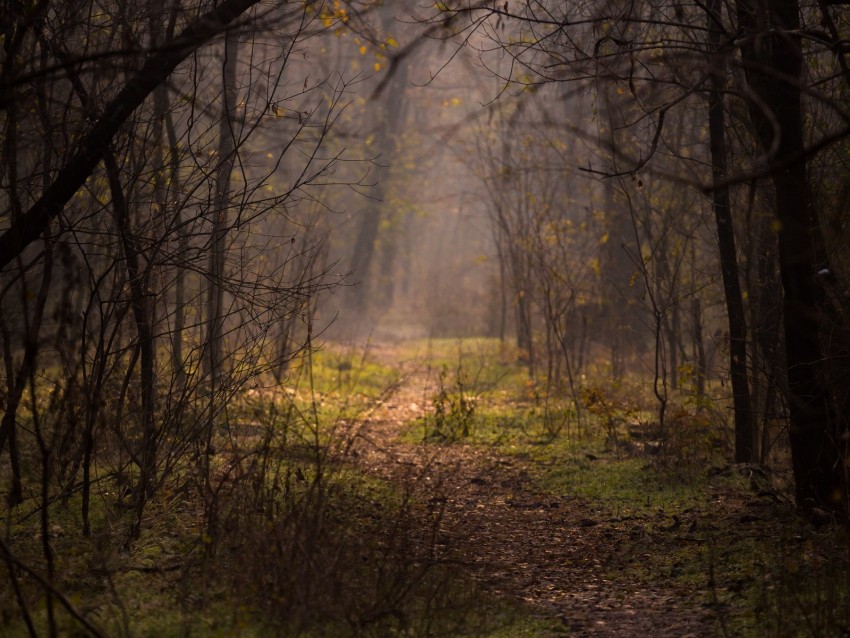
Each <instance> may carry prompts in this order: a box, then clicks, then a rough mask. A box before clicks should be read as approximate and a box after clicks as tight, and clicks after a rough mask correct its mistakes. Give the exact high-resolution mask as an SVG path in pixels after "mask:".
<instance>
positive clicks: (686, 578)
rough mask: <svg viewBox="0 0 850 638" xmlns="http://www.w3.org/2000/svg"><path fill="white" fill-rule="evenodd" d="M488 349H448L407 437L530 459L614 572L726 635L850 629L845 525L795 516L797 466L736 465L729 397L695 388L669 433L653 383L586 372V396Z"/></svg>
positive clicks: (537, 476) (672, 418)
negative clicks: (547, 382) (548, 382)
mask: <svg viewBox="0 0 850 638" xmlns="http://www.w3.org/2000/svg"><path fill="white" fill-rule="evenodd" d="M478 348H479V352H482V351H483V352H484V353H485V354H484V355H482V356H481V357H479V358H478V359H476V360H474V361H473V362H472V363H470V362H469V360H468V359H466V358H464V354H463V353H464V349H463V347H462V346H461V347H456V352H458V353H460V354H459V355H456V357H455V359H454V360H453V361H452V360H451V358H450V356H451V353H450V352H449V351H448V349H447V348H446V347H445V346H443V350H441V351H440V356H441V357H443V359H438V360H437V361H438V363H439V365H440V366H442V368H441V370H442V372H441V374H440V377H439V383H438V388H437V391H436V392H435V393H434V395H433V397H432V405H431V406H430V407H431V409H430V411H429V413H428V414H427V415H426V416H425V417H423V418H421V419H418V420H417V421H416V422H414V423H412V424H411V426H410V428H409V429H408V431H407V432H406V434H405V438H406V440H407V441H409V442H424V443H433V444H440V445H447V444H448V445H450V444H453V443H456V442H457V443H464V444H473V445H486V446H492V447H494V448H496V450H497V451H498V452H499V453H501V454H504V455H508V456H512V457H514V458H515V459H517V460H520V461H521V462H522V463H523V464H524V465H525V467H526V469H527V471H528V473H529V475H530V476H531V478H532V484H533V487H534V489H536V490H539V491H540V492H542V493H546V494H549V495H552V496H555V497H558V498H560V499H562V500H564V501H570V502H573V503H575V504H576V505H577V507H576V508H574V509H575V510H576V511H580V512H581V513H582V515H581V517H579V518H578V519H577V520H576V524H577V525H579V526H581V527H584V528H585V529H586V530H587V531H586V533H587V534H590V535H592V536H593V537H594V538H596V539H598V543H599V550H598V551H599V552H600V555H604V556H605V560H604V561H603V562H604V564H605V566H606V567H605V569H606V571H607V574H606V577H607V578H608V579H610V580H612V581H620V582H623V581H626V582H629V583H631V584H632V586H635V587H640V588H653V587H663V588H665V589H666V590H668V591H670V592H674V593H676V595H677V596H678V597H680V598H681V599H682V600H687V601H690V603H691V604H692V605H694V606H695V607H699V608H710V609H711V610H713V611H714V612H715V614H716V617H717V619H718V624H719V626H720V627H721V628H722V632H723V633H724V634H725V635H729V636H746V637H753V638H756V637H761V636H776V637H785V636H838V635H846V634H847V632H848V631H850V543H848V540H850V538H848V533H847V530H846V529H844V528H843V527H840V526H833V525H825V526H823V527H821V528H814V527H812V526H811V525H810V524H809V523H807V522H805V521H803V520H801V519H799V518H798V517H797V516H796V514H795V512H794V509H793V505H792V502H793V498H792V494H791V493H790V491H789V490H788V488H787V483H788V482H787V480H786V479H785V478H784V477H785V475H786V474H787V469H788V468H787V467H783V466H778V467H775V468H772V469H771V468H764V467H754V466H735V465H733V464H731V462H730V458H729V457H730V456H731V455H730V454H729V451H728V449H727V448H726V447H725V446H724V441H725V440H727V439H728V431H726V426H725V424H724V423H723V422H722V420H719V419H717V418H716V415H717V414H718V413H721V412H722V407H721V406H719V405H713V404H711V403H710V402H707V401H706V402H705V403H703V404H702V405H697V404H696V403H695V402H693V401H691V400H690V399H689V398H688V397H687V396H684V395H683V397H682V398H681V399H680V400H679V402H678V403H674V404H673V407H672V408H671V409H669V410H668V413H667V417H668V420H667V423H666V427H665V428H664V429H663V431H661V429H660V428H658V427H657V426H656V425H655V424H654V423H653V421H652V419H653V415H652V410H651V406H652V401H653V397H652V396H651V393H650V392H651V391H650V388H651V384H650V381H649V380H647V382H646V383H645V384H643V386H642V387H643V388H644V390H643V395H641V394H640V393H641V390H640V387H641V384H640V383H637V382H635V381H634V380H632V383H631V384H630V387H629V388H627V389H626V388H623V387H617V386H616V385H615V384H611V383H610V382H608V381H606V380H604V379H602V380H597V383H598V384H599V385H598V386H594V385H593V380H583V385H582V386H581V387H580V388H579V401H578V402H576V401H575V400H574V399H575V397H574V396H572V395H567V394H565V393H564V392H563V391H560V392H559V391H557V389H556V390H555V391H553V390H552V389H551V388H538V387H535V386H534V385H533V384H531V383H529V382H526V381H525V380H524V379H523V376H522V370H521V368H519V367H515V369H514V371H513V372H511V371H508V370H506V369H505V368H506V366H508V365H509V364H507V363H506V361H505V358H504V357H503V356H501V355H502V353H500V352H499V351H498V350H497V349H496V348H494V347H493V345H492V344H489V345H487V346H486V347H485V348H484V350H482V349H481V346H480V344H479V345H478ZM435 350H436V348H435ZM489 365H492V366H493V370H492V371H489V372H488V371H487V370H486V368H487V366H489ZM471 366H472V367H471ZM480 368H482V369H481V371H478V370H479V369H480ZM476 376H477V377H480V378H488V379H492V380H495V382H494V383H491V384H488V385H476V384H474V383H472V382H470V381H469V379H471V378H473V377H476ZM598 388H604V389H605V391H604V392H603V391H601V390H599V389H598Z"/></svg>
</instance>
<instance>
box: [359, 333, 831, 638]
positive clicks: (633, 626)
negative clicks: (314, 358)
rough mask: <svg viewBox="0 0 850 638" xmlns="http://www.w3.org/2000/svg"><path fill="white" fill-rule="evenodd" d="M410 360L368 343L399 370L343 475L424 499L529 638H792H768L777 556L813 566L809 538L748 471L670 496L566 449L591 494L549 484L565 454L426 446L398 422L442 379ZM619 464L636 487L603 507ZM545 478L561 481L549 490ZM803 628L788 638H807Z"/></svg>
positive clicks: (590, 446) (427, 405)
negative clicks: (535, 629)
mask: <svg viewBox="0 0 850 638" xmlns="http://www.w3.org/2000/svg"><path fill="white" fill-rule="evenodd" d="M409 353H410V351H409V348H408V349H405V348H404V347H402V348H400V347H398V346H393V345H380V346H378V345H373V346H370V356H371V357H373V358H374V359H375V360H376V361H378V362H379V363H381V364H384V365H400V366H401V372H402V374H401V381H400V382H399V384H398V386H397V388H396V390H395V392H394V393H393V394H392V395H391V396H390V397H389V398H387V399H386V400H385V401H383V402H381V403H380V404H379V405H378V407H377V408H376V409H375V410H374V411H373V412H372V413H371V414H370V415H369V417H368V418H367V419H365V422H363V423H361V424H360V426H359V430H358V432H357V435H356V437H355V438H356V443H355V445H354V456H355V457H356V458H357V459H358V461H357V464H358V465H359V466H360V467H361V468H363V469H364V470H365V471H367V472H368V473H370V474H372V475H375V476H379V477H381V478H384V479H388V480H391V481H396V482H402V481H408V482H409V481H411V480H413V481H415V482H417V483H418V485H419V487H420V489H422V490H423V492H425V493H428V494H432V496H431V497H430V502H431V503H432V504H433V503H435V502H436V503H438V504H439V507H440V513H441V517H442V518H441V522H440V530H439V534H438V536H439V538H438V539H437V541H436V542H437V543H438V544H443V545H451V546H452V547H453V548H454V550H455V552H456V555H457V556H459V557H460V564H461V565H462V569H463V570H464V572H465V573H466V574H469V575H471V576H472V577H473V578H474V579H475V580H476V581H477V582H479V583H481V584H483V585H484V588H485V589H486V590H487V591H489V592H491V593H495V594H497V595H500V596H505V597H507V598H509V599H513V600H517V601H521V602H522V603H523V604H524V605H525V606H526V608H527V609H529V610H530V612H531V613H534V614H539V615H541V617H544V618H547V619H550V620H551V621H553V622H552V623H551V624H550V625H548V627H549V628H548V629H547V630H545V631H544V633H543V634H541V635H558V634H560V633H564V634H568V635H578V636H649V635H651V636H656V637H660V636H677V637H680V638H681V637H685V636H722V635H744V634H747V635H796V629H793V628H792V627H796V626H797V625H796V624H794V623H792V624H791V625H787V626H785V628H784V629H783V627H782V622H783V621H782V619H781V617H782V616H783V611H782V610H781V609H780V607H781V606H782V605H783V604H784V603H783V600H784V598H785V596H794V597H795V598H796V600H797V602H798V603H799V601H800V599H801V596H800V592H799V591H798V592H796V593H794V592H792V593H790V594H789V592H788V586H789V581H793V580H794V578H795V574H796V573H797V572H798V571H799V569H800V568H799V565H798V564H797V563H793V561H789V560H788V557H789V556H796V557H803V556H805V555H811V554H812V553H817V550H815V549H813V542H812V540H811V539H812V534H813V533H814V532H812V530H810V529H808V528H806V526H805V525H804V524H803V523H802V522H801V521H799V520H798V519H796V518H795V517H794V514H793V512H792V510H791V508H790V507H789V505H788V501H787V499H786V498H785V497H784V496H783V495H782V493H781V490H776V489H773V486H771V485H770V484H769V482H766V481H761V479H762V475H761V474H759V473H758V472H757V471H756V472H755V474H753V470H752V469H748V468H734V467H731V466H728V465H726V466H720V467H718V466H711V465H706V466H705V467H701V468H700V469H699V470H697V471H696V472H695V473H694V474H691V475H690V476H691V478H689V479H688V480H687V481H685V482H687V483H689V484H693V483H695V484H693V485H690V487H692V489H685V490H684V492H683V491H682V490H681V489H680V488H681V487H682V486H681V485H675V484H674V485H664V484H663V480H662V482H661V483H659V482H658V481H656V478H657V477H654V476H653V477H648V478H647V476H646V475H647V473H654V472H655V470H654V468H653V465H652V462H653V460H652V459H650V458H648V457H644V456H643V455H641V454H635V453H634V452H632V454H629V455H627V456H629V458H625V456H624V454H623V451H622V450H621V449H620V448H619V447H618V448H617V449H612V446H611V445H610V443H611V442H610V440H609V441H607V442H602V443H600V442H599V440H598V439H597V440H596V441H595V443H594V442H587V444H586V445H579V446H578V447H576V446H575V445H571V446H570V451H569V453H568V457H569V458H568V461H569V462H571V463H573V464H574V465H576V466H580V467H581V468H585V469H588V470H589V473H590V474H592V475H593V474H595V475H596V476H597V477H599V478H600V480H601V481H603V482H605V481H606V480H607V479H608V478H611V480H612V482H613V483H614V484H610V485H607V486H605V487H603V488H602V489H601V490H600V489H598V488H596V487H594V479H593V478H590V479H588V480H583V479H581V478H579V479H578V483H579V485H571V484H570V482H569V480H568V479H567V480H564V479H563V475H559V474H558V465H559V463H561V462H562V461H563V460H564V458H565V457H563V456H562V457H560V458H559V456H558V453H557V452H555V453H553V451H552V450H551V449H549V448H551V447H552V446H551V443H547V442H544V441H534V442H532V443H531V445H525V446H523V445H512V444H509V443H506V441H505V440H496V441H495V442H494V441H493V440H492V439H491V440H490V441H489V442H483V443H482V442H481V441H480V440H479V441H475V437H474V436H469V437H458V438H455V439H453V440H451V441H447V440H439V439H437V440H434V439H431V440H427V441H426V440H424V439H423V438H422V437H421V436H418V435H411V423H416V422H417V420H419V422H422V420H423V415H424V414H426V413H427V412H428V411H429V410H430V411H433V409H434V407H433V406H434V402H435V400H436V399H435V397H437V396H439V394H440V392H443V393H444V394H443V396H444V398H445V396H446V394H445V385H446V384H447V381H446V378H445V372H444V373H443V376H442V377H441V376H440V368H439V366H438V365H436V364H435V361H434V360H429V359H428V357H425V358H423V357H422V356H419V357H417V358H413V359H409V360H406V361H405V360H404V356H405V355H408V356H409ZM635 457H637V458H635ZM634 461H636V463H635V462H634ZM624 466H625V467H626V468H627V470H626V471H627V472H633V473H634V476H636V477H637V482H638V483H640V484H639V485H632V486H629V487H625V488H623V489H622V490H621V493H620V494H618V493H617V492H618V489H619V488H618V486H617V485H616V483H617V481H626V482H628V481H629V480H630V477H629V476H628V475H623V467H624ZM692 469H693V468H692ZM553 474H554V475H555V476H560V477H561V478H560V479H558V480H557V481H555V482H553V481H552V480H551V477H552V476H553ZM567 476H568V477H570V476H571V477H573V478H575V477H576V476H577V474H570V473H568V474H567ZM693 476H698V480H697V481H693ZM664 480H670V481H672V482H673V483H675V482H676V481H677V479H676V478H675V477H674V478H672V479H671V478H670V477H669V476H668V477H666V479H664ZM635 488H637V489H635ZM642 488H645V490H642ZM665 490H666V492H665ZM596 491H599V493H600V498H599V499H594V498H593V496H592V494H595V493H596ZM777 530H782V531H779V532H778V531H777ZM814 544H816V543H814ZM748 552H751V555H750V556H746V554H747V553H748ZM742 555H744V557H745V558H744V560H743V562H742V560H741V559H742ZM791 588H792V589H793V584H792V585H791ZM808 593H809V592H804V593H803V596H802V598H807V597H808ZM826 604H830V603H826ZM817 613H819V612H815V614H817ZM789 615H790V614H789ZM802 615H803V616H808V615H810V610H808V609H807V610H804V611H803V612H802ZM765 618H767V620H765ZM806 622H808V621H806ZM816 623H817V621H816ZM816 623H815V624H816ZM804 624H805V623H804ZM808 627H809V629H808V630H807V629H805V628H803V629H802V632H803V634H809V630H812V631H814V632H815V633H812V634H810V635H820V634H819V633H818V631H817V630H815V629H813V627H814V625H811V624H809V625H808ZM541 631H543V630H541ZM535 635H537V634H535Z"/></svg>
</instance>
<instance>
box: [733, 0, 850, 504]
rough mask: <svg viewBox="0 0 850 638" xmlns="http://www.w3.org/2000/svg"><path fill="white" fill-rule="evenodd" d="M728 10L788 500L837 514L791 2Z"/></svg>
mask: <svg viewBox="0 0 850 638" xmlns="http://www.w3.org/2000/svg"><path fill="white" fill-rule="evenodd" d="M737 10H738V23H739V25H740V28H741V29H742V31H743V33H742V39H741V56H742V61H743V64H744V68H745V70H746V72H747V81H748V83H749V87H750V90H751V91H752V93H753V95H754V96H755V99H754V100H752V101H751V103H750V114H751V117H752V120H753V124H754V126H755V130H756V134H757V136H758V139H759V141H760V142H761V145H762V147H763V149H764V151H765V154H766V161H767V162H769V165H771V166H773V167H774V171H773V185H774V189H775V196H776V201H775V209H774V210H775V214H776V221H777V222H778V227H779V265H780V273H781V278H782V287H783V291H784V297H783V303H782V313H783V318H784V321H785V352H786V364H787V367H788V395H789V396H788V400H789V409H790V420H791V431H790V438H791V455H792V461H793V467H794V478H795V483H796V499H797V504H798V506H799V507H801V508H803V509H806V510H811V509H812V508H823V509H825V510H827V511H829V512H832V513H833V514H835V515H838V516H840V517H845V516H846V515H847V510H848V507H847V489H846V488H847V481H846V474H845V460H844V454H843V451H842V449H841V447H842V445H843V443H842V441H843V434H844V429H845V427H846V424H845V423H842V420H843V419H846V415H841V414H840V412H839V410H838V409H837V406H836V403H835V401H834V397H833V396H831V393H830V389H829V365H830V361H829V356H828V352H827V351H826V348H825V347H824V344H823V341H822V339H821V337H822V334H823V329H824V327H825V326H826V320H827V316H828V315H827V313H826V312H825V311H826V310H827V306H826V302H827V297H826V289H825V286H826V284H827V279H828V277H829V273H830V270H829V264H828V261H827V259H826V255H825V253H824V251H823V238H822V236H821V232H820V228H819V226H818V219H817V214H816V212H815V210H814V209H813V207H812V201H811V197H810V192H809V184H808V179H807V175H806V165H805V155H804V150H805V148H804V140H803V113H802V104H801V89H800V82H801V78H802V68H803V56H802V49H801V43H800V38H799V35H797V34H796V32H797V30H799V28H800V21H799V7H798V5H797V0H765V2H763V3H760V2H757V1H756V0H738V4H737Z"/></svg>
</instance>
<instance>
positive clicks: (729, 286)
mask: <svg viewBox="0 0 850 638" xmlns="http://www.w3.org/2000/svg"><path fill="white" fill-rule="evenodd" d="M720 10H721V4H720V0H709V3H708V4H707V5H706V14H707V18H708V37H709V46H710V52H709V56H710V61H709V67H710V80H709V82H710V86H709V93H708V130H709V140H710V142H709V143H710V147H711V175H712V180H713V183H714V190H713V205H714V219H715V225H716V227H717V244H718V247H719V249H720V270H721V273H722V276H723V292H724V296H725V298H726V315H727V318H728V321H729V373H730V377H731V382H732V403H733V411H734V415H735V461H736V462H737V463H751V462H752V461H753V458H754V456H755V436H754V432H753V415H752V407H751V405H750V387H749V381H748V378H747V321H746V316H745V313H744V300H743V296H742V294H741V282H740V278H739V276H738V253H737V250H736V248H735V229H734V225H733V223H732V206H731V203H730V197H729V186H727V185H723V182H724V181H725V179H726V174H727V162H726V123H725V113H724V110H723V78H724V76H725V73H724V71H725V67H726V64H725V59H724V55H725V54H724V52H722V51H721V50H720V49H721V47H722V42H721V30H720V28H721V24H722V22H721V13H720Z"/></svg>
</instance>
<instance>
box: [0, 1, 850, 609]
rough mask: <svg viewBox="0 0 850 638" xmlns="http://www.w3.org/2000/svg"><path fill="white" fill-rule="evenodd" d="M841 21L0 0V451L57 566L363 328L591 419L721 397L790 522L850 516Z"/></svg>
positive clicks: (659, 12)
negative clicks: (465, 350) (111, 494)
mask: <svg viewBox="0 0 850 638" xmlns="http://www.w3.org/2000/svg"><path fill="white" fill-rule="evenodd" d="M848 29H850V24H848V14H847V10H846V6H844V5H842V4H839V3H833V2H820V3H816V2H801V1H798V0H736V1H735V2H730V3H720V2H719V1H715V0H710V1H709V2H707V3H687V2H685V3H679V2H668V1H666V0H660V1H657V2H656V1H652V0H648V1H641V2H620V1H619V0H613V1H607V2H596V1H587V2H569V3H565V2H554V1H552V2H549V1H547V0H539V1H529V2H520V1H518V0H508V1H507V2H503V3H502V2H496V3H494V2H490V1H487V2H480V3H476V2H452V1H448V2H438V3H436V4H435V3H425V2H423V3H419V2H414V1H410V2H380V1H370V0H363V1H362V2H355V1H352V2H346V1H333V2H331V1H327V2H321V1H306V2H269V1H265V0H223V1H220V2H211V1H207V0H192V1H189V2H186V1H183V2H178V1H171V0H156V1H151V2H133V1H129V0H127V1H124V0H115V1H111V0H110V1H105V2H90V1H83V0H67V1H61V2H59V1H52V0H37V1H35V2H11V3H7V10H6V13H5V17H4V24H3V32H2V34H0V39H2V48H3V53H2V76H0V109H2V110H0V122H2V131H3V134H2V147H0V168H2V176H0V184H2V196H0V197H2V213H0V266H2V275H0V297H2V313H0V335H2V348H3V368H2V373H0V374H2V377H3V381H2V387H0V398H2V402H3V404H4V410H5V411H4V414H3V418H2V423H0V450H2V453H3V457H4V458H3V461H2V465H0V467H2V477H3V488H4V490H5V493H6V498H7V503H8V508H7V511H8V512H12V511H14V510H15V508H16V507H17V506H19V505H20V504H21V503H23V502H25V501H27V500H31V499H35V502H39V503H41V505H40V511H41V512H42V517H43V521H42V522H43V525H42V528H43V529H42V543H43V555H42V556H41V559H40V560H42V561H43V563H44V568H43V569H44V573H45V574H47V577H48V578H50V575H51V573H52V571H51V570H52V569H53V568H52V566H51V548H50V544H49V538H50V525H49V520H48V516H47V514H46V512H47V511H48V504H49V503H52V502H54V501H57V500H62V499H66V500H67V499H68V498H69V497H70V496H71V495H74V496H75V497H77V496H79V503H78V507H79V511H80V520H81V525H82V527H81V532H82V534H84V535H86V536H88V535H89V534H91V533H92V520H91V508H92V499H93V498H95V496H96V495H97V494H98V487H97V486H98V482H99V481H102V480H105V478H104V477H106V476H110V477H113V478H114V477H119V478H120V482H122V485H124V488H126V489H127V490H128V492H129V493H131V494H132V498H131V499H129V501H130V504H131V509H132V512H133V524H132V525H131V526H130V528H129V531H128V535H129V536H128V537H129V539H130V542H132V539H135V538H138V537H139V536H140V534H141V532H142V530H143V529H144V526H145V520H146V507H147V505H148V503H149V502H150V500H151V499H152V498H154V497H155V495H156V494H157V493H158V490H160V489H162V487H163V486H164V485H166V484H168V482H169V480H170V477H171V476H173V474H174V473H175V472H177V471H180V469H181V468H183V467H184V466H185V464H186V463H187V462H189V461H190V460H191V464H192V465H193V467H195V468H196V470H195V471H197V480H198V483H199V485H200V488H199V489H201V491H202V492H204V493H206V494H207V495H208V496H209V498H208V499H207V503H208V504H209V503H213V502H214V499H213V498H212V495H213V494H214V493H215V481H214V475H215V473H216V468H215V463H214V457H215V453H216V449H215V448H216V446H215V439H216V437H217V436H218V434H219V432H220V430H221V428H222V427H225V426H226V424H227V423H228V418H229V416H228V406H229V404H230V403H231V401H233V400H234V398H235V397H237V396H239V395H240V394H241V393H243V392H245V391H246V390H247V389H249V388H255V387H257V385H258V384H260V385H268V384H270V383H276V384H283V385H286V384H287V382H288V381H287V380H288V378H289V376H288V375H289V372H290V363H291V362H292V361H293V360H294V359H297V358H299V357H301V356H302V355H303V354H304V353H305V352H306V351H309V350H310V349H311V348H313V347H314V346H316V345H318V343H319V342H321V340H323V339H336V340H351V339H365V338H366V337H368V336H369V335H371V336H372V338H374V339H394V338H402V337H407V336H435V337H436V336H448V337H456V336H469V335H485V336H491V337H499V338H500V339H502V340H504V341H505V342H511V343H513V344H515V345H516V347H517V348H518V350H519V352H520V358H521V359H522V362H523V363H524V364H525V365H526V366H527V369H528V374H529V375H530V377H532V378H534V379H536V380H537V381H538V382H545V383H546V384H548V385H549V386H551V387H560V388H562V389H564V391H565V392H567V393H569V394H570V395H571V396H573V397H574V398H575V400H576V404H578V396H579V393H580V390H581V379H582V378H583V375H586V374H591V373H595V374H600V373H601V374H603V375H604V376H606V377H607V378H610V379H615V380H616V379H622V378H624V377H628V376H630V375H635V376H640V377H643V378H646V379H647V383H648V384H650V385H651V386H652V392H653V395H654V397H655V399H656V408H657V421H658V427H659V428H660V429H661V430H662V431H663V429H664V428H665V427H668V423H667V422H668V421H669V418H670V414H669V410H668V407H669V405H670V404H671V402H672V400H673V399H672V396H673V393H675V392H682V391H687V392H690V393H692V395H693V396H695V397H696V398H697V399H698V401H702V400H703V398H705V399H706V401H708V400H709V399H711V400H712V401H714V400H717V401H719V402H720V403H718V404H713V405H722V407H721V408H719V413H720V414H721V415H722V418H723V419H724V420H726V418H727V416H728V422H729V425H730V431H731V432H732V435H731V439H730V443H731V446H730V450H731V452H730V453H732V454H734V459H735V460H736V461H738V462H748V463H749V462H752V463H770V462H773V461H775V460H777V459H783V458H785V456H786V455H787V453H788V452H789V451H790V455H791V459H792V466H793V474H794V480H795V485H796V497H797V503H798V506H799V507H800V508H802V509H803V510H805V511H808V512H810V513H812V515H813V516H823V515H826V516H828V517H837V518H838V519H840V520H846V517H847V513H848V511H847V509H848V485H847V473H846V460H847V454H848V450H847V441H848V437H847V427H848V418H850V398H849V395H848V392H847V388H848V387H850V377H848V354H850V351H848V348H849V347H850V341H848V331H847V327H848V309H849V308H848V296H847V292H848V267H850V263H848V245H847V242H848V239H849V238H850V234H848V233H850V231H848V226H847V219H848V209H847V207H848V202H850V199H848V197H849V196H850V169H848V166H847V157H848V152H850V140H848V126H849V125H850V112H848V109H847V104H848V103H850V102H848V91H850V71H848V67H847V52H848V46H850V45H848V41H847V37H848ZM721 384H722V385H721ZM709 395H710V396H709ZM209 514H210V516H211V517H214V513H212V512H209ZM10 516H13V515H12V514H10ZM4 551H5V552H6V554H5V555H6V557H7V563H8V564H9V565H11V564H12V560H13V557H12V554H11V553H10V550H9V549H8V548H5V550H4ZM57 600H58V599H57ZM56 604H59V603H56ZM51 613H52V612H51Z"/></svg>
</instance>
